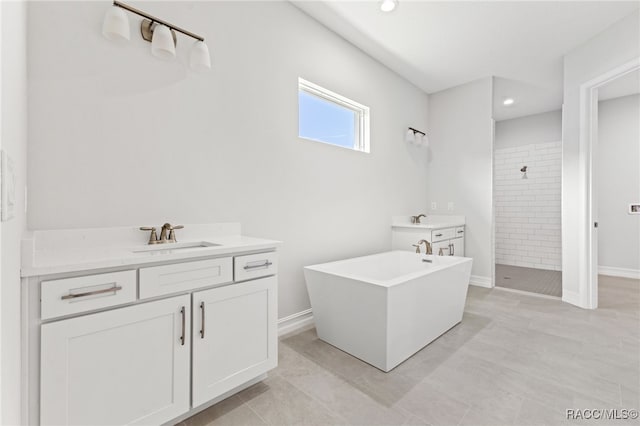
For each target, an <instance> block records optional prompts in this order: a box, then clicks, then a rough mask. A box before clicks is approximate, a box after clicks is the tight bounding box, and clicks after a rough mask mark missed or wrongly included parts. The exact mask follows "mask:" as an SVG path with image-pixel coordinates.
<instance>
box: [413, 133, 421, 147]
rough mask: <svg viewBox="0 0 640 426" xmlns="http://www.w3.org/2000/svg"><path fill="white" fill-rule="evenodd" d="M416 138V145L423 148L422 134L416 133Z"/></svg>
mask: <svg viewBox="0 0 640 426" xmlns="http://www.w3.org/2000/svg"><path fill="white" fill-rule="evenodd" d="M414 137H415V139H416V142H415V144H416V145H418V146H422V134H421V133H416V134H415V136H414Z"/></svg>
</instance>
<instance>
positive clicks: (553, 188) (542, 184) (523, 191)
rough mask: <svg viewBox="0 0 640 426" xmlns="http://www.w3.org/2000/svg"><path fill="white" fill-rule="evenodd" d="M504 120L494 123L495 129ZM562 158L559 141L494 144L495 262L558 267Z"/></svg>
mask: <svg viewBox="0 0 640 426" xmlns="http://www.w3.org/2000/svg"><path fill="white" fill-rule="evenodd" d="M509 121H513V120H509ZM502 123H504V122H498V123H497V125H496V134H497V133H498V129H499V128H500V125H501V124H502ZM520 137H522V138H523V139H526V138H527V137H526V136H525V135H521V136H520ZM561 163H562V142H542V143H534V144H529V145H522V146H513V147H508V148H496V150H495V157H494V202H495V217H496V263H499V264H502V265H514V266H524V267H528V268H539V269H549V270H554V271H559V270H560V269H561V268H562V261H561V251H562V242H561V238H560V237H561V235H560V192H561V191H560V189H561V188H560V186H561V185H560V176H561V174H562V169H561ZM522 166H527V179H522V173H521V172H520V169H521V168H522Z"/></svg>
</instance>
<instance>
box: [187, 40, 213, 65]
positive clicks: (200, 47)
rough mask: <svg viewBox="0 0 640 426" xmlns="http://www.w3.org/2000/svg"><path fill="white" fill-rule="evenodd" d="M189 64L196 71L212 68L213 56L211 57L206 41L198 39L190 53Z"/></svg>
mask: <svg viewBox="0 0 640 426" xmlns="http://www.w3.org/2000/svg"><path fill="white" fill-rule="evenodd" d="M189 65H190V66H191V69H192V70H194V71H200V72H202V71H208V70H210V69H211V58H210V57H209V48H208V47H207V44H206V43H205V42H204V41H200V40H198V41H196V42H195V43H193V46H192V47H191V54H190V55H189Z"/></svg>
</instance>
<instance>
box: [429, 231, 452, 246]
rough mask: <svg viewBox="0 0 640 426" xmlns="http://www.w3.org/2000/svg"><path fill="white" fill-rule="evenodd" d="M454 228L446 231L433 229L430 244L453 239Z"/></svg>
mask: <svg viewBox="0 0 640 426" xmlns="http://www.w3.org/2000/svg"><path fill="white" fill-rule="evenodd" d="M455 235H456V228H446V229H434V230H433V231H431V242H434V243H436V242H438V241H442V240H450V239H451V238H455Z"/></svg>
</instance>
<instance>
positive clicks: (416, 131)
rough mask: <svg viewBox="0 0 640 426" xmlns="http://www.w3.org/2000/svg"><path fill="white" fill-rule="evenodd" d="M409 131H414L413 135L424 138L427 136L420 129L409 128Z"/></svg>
mask: <svg viewBox="0 0 640 426" xmlns="http://www.w3.org/2000/svg"><path fill="white" fill-rule="evenodd" d="M409 130H411V131H413V134H416V133H420V134H421V135H422V136H427V134H426V133H425V132H421V131H420V130H418V129H414V128H413V127H409Z"/></svg>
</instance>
